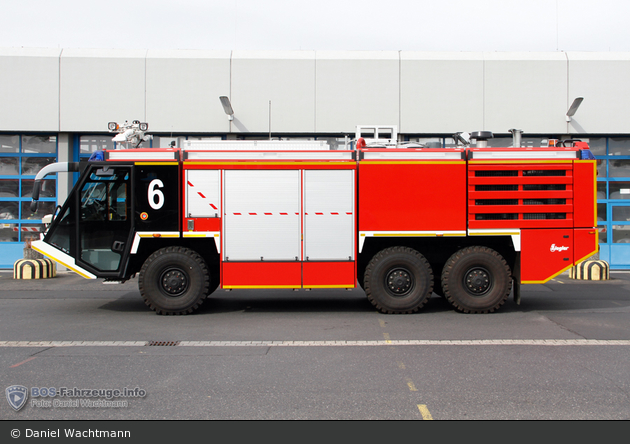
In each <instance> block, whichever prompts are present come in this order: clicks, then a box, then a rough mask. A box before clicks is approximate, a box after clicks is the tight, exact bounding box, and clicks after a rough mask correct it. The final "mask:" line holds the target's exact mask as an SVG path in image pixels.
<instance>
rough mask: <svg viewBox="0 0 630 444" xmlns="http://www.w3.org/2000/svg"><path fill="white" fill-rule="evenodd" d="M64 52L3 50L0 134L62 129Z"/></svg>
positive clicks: (0, 80) (56, 50)
mask: <svg viewBox="0 0 630 444" xmlns="http://www.w3.org/2000/svg"><path fill="white" fill-rule="evenodd" d="M60 53H61V50H60V49H30V48H0V97H1V98H2V99H1V101H0V131H58V130H59V54H60Z"/></svg>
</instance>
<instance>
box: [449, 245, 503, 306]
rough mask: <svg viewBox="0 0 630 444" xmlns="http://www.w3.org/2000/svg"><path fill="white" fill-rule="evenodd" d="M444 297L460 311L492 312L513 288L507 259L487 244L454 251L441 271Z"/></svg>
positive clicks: (500, 304)
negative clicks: (486, 245)
mask: <svg viewBox="0 0 630 444" xmlns="http://www.w3.org/2000/svg"><path fill="white" fill-rule="evenodd" d="M442 288H443V290H444V295H445V296H446V299H447V300H448V301H449V302H450V303H451V305H453V307H455V309H457V310H458V311H461V312H463V313H492V312H493V311H495V310H497V309H498V308H499V307H500V306H502V305H503V304H504V303H505V300H506V299H507V298H508V296H509V295H510V291H511V289H512V273H511V271H510V267H509V266H508V264H507V262H506V261H505V259H504V258H503V256H501V255H500V254H499V253H497V252H496V251H494V250H492V249H490V248H487V247H480V246H475V247H467V248H463V249H461V250H459V251H458V252H456V253H455V254H453V255H452V256H451V257H450V258H449V259H448V261H447V262H446V264H445V265H444V270H443V271H442Z"/></svg>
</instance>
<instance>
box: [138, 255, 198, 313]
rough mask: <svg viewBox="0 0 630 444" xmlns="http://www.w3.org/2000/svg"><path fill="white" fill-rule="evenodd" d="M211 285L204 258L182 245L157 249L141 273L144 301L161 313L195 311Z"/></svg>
mask: <svg viewBox="0 0 630 444" xmlns="http://www.w3.org/2000/svg"><path fill="white" fill-rule="evenodd" d="M209 286H210V273H209V271H208V267H207V265H206V263H205V261H204V260H203V258H202V257H201V256H199V255H198V254H197V253H196V252H194V251H192V250H190V249H188V248H183V247H166V248H162V249H160V250H157V251H156V252H154V253H153V254H151V255H150V256H149V257H148V258H147V260H146V261H145V262H144V264H143V265H142V268H141V269H140V275H139V277H138V287H139V289H140V294H141V295H142V298H143V299H144V302H145V304H147V305H148V306H149V308H151V309H152V310H155V312H156V313H157V314H161V315H182V314H189V313H192V312H193V311H195V310H196V309H197V308H198V307H199V306H200V305H201V304H202V303H203V300H204V299H205V298H206V296H207V295H208V292H209Z"/></svg>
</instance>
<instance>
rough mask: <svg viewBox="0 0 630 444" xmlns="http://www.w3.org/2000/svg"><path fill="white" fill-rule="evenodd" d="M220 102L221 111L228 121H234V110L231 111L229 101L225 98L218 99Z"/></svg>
mask: <svg viewBox="0 0 630 444" xmlns="http://www.w3.org/2000/svg"><path fill="white" fill-rule="evenodd" d="M219 100H220V101H221V105H223V111H225V114H227V115H228V120H229V121H232V120H234V110H233V109H232V104H231V103H230V99H229V98H228V97H226V96H221V97H219Z"/></svg>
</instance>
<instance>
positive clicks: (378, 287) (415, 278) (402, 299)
mask: <svg viewBox="0 0 630 444" xmlns="http://www.w3.org/2000/svg"><path fill="white" fill-rule="evenodd" d="M363 283H364V289H365V293H366V294H367V297H368V299H369V301H370V302H371V303H372V305H374V306H375V307H376V308H377V309H378V310H379V311H380V312H381V313H391V314H394V313H415V312H417V311H418V310H419V309H420V308H422V306H423V305H424V304H425V303H426V301H427V299H428V298H429V297H430V296H431V292H432V289H433V273H432V272H431V267H430V265H429V262H428V261H427V260H426V259H425V258H424V256H422V255H421V254H420V253H418V252H417V251H416V250H413V249H411V248H407V247H391V248H386V249H384V250H382V251H380V252H378V253H377V254H376V255H375V256H374V257H373V258H372V260H371V261H370V263H369V264H368V265H367V267H366V269H365V276H364V282H363Z"/></svg>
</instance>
